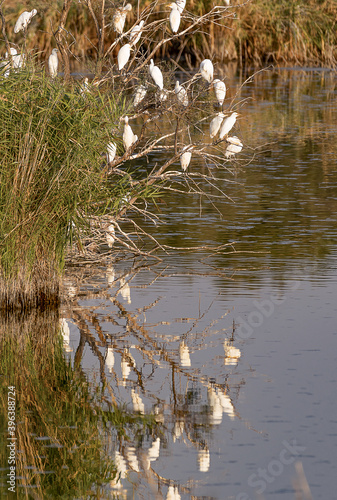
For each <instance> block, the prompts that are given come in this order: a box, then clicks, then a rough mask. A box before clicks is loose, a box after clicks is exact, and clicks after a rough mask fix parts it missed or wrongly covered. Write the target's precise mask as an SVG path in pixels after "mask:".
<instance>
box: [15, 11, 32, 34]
mask: <svg viewBox="0 0 337 500" xmlns="http://www.w3.org/2000/svg"><path fill="white" fill-rule="evenodd" d="M36 14H37V10H36V9H33V10H32V11H31V12H28V11H25V12H22V14H20V15H19V18H18V20H17V21H16V23H15V26H14V33H19V31H22V30H25V29H26V28H27V26H28V24H29V23H30V21H31V20H32V18H33V17H34V16H35V15H36Z"/></svg>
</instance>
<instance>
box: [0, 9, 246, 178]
mask: <svg viewBox="0 0 337 500" xmlns="http://www.w3.org/2000/svg"><path fill="white" fill-rule="evenodd" d="M226 3H227V2H226ZM227 4H229V2H228V3H227ZM185 5H186V0H176V2H173V3H171V4H170V5H169V7H170V8H171V12H170V15H169V23H170V27H171V31H172V33H173V34H176V33H178V31H179V27H180V21H181V14H182V12H183V10H184V8H185ZM131 10H132V5H131V4H130V3H128V4H126V5H125V6H124V7H121V8H119V9H117V10H116V12H115V14H114V16H113V18H112V25H113V28H114V30H115V31H116V33H117V34H118V35H119V36H121V35H123V31H124V26H125V21H126V16H127V13H128V12H130V11H131ZM36 14H37V10H36V9H33V10H32V11H31V12H28V11H25V12H23V13H22V14H21V15H20V16H19V18H18V20H17V22H16V24H15V27H14V33H19V32H20V31H23V32H24V34H25V35H26V30H27V28H28V25H29V23H30V21H31V20H32V18H33V17H34V16H35V15H36ZM144 23H145V21H144V20H140V21H139V23H138V24H136V25H135V26H134V27H133V28H132V29H131V30H130V32H129V35H128V43H126V44H124V45H123V46H122V47H121V48H120V50H119V52H118V54H117V66H118V70H119V71H122V69H123V68H124V67H125V66H126V65H127V63H128V61H129V59H130V55H131V51H132V50H134V47H135V45H136V44H137V43H138V42H139V40H140V39H141V36H142V30H143V28H144ZM57 54H58V49H57V48H54V49H53V50H52V52H51V54H50V56H49V58H48V68H49V74H50V76H51V78H55V77H56V76H57V73H58V55H57ZM9 58H11V59H12V66H13V68H14V69H18V68H21V67H22V66H23V65H24V62H25V56H24V54H18V53H17V50H16V49H15V48H13V47H11V48H10V55H9V54H8V52H6V55H5V59H6V61H5V62H4V63H2V66H5V72H4V76H5V77H6V76H8V75H9V72H10V64H9V62H8V59H9ZM199 72H200V74H201V77H202V78H204V79H205V80H206V82H208V83H209V84H210V86H212V87H213V89H214V92H215V96H216V99H217V102H218V105H219V106H220V107H221V109H222V107H223V104H224V100H225V97H226V90H227V89H226V84H225V83H224V82H223V81H221V80H219V79H214V78H213V75H214V67H213V63H212V61H211V60H210V59H204V60H203V61H202V62H201V64H200V68H199ZM149 73H150V76H151V78H152V80H153V82H154V84H155V85H156V86H157V87H158V89H159V90H160V93H159V99H160V100H161V101H165V100H166V99H167V97H168V94H169V92H170V91H168V90H166V89H164V78H163V74H162V72H161V69H160V68H159V67H158V66H156V65H155V64H154V61H153V59H151V60H150V65H149ZM86 91H88V79H87V78H86V79H85V80H84V82H83V85H82V87H81V92H82V93H84V92H86ZM146 93H147V87H146V86H145V85H140V86H139V87H138V88H137V90H136V92H135V96H134V101H133V104H134V106H135V107H136V106H138V105H139V104H140V103H141V101H142V100H143V99H144V98H145V96H146ZM174 93H175V95H176V97H177V100H178V102H179V103H180V104H181V105H182V106H184V107H187V106H188V105H189V98H188V93H187V90H186V89H185V88H184V87H183V86H182V85H181V84H180V82H179V81H178V80H176V83H175V88H174ZM237 116H238V113H236V112H232V113H231V114H230V115H229V116H227V117H226V114H225V113H223V112H222V111H220V112H219V113H217V114H216V116H215V117H214V118H213V119H212V121H211V122H210V129H209V133H210V137H211V139H214V140H216V136H217V135H218V134H219V139H220V140H223V139H226V141H227V142H228V145H227V147H226V151H225V157H226V158H229V157H231V156H234V155H235V154H237V153H239V152H240V151H241V150H242V148H243V144H242V142H241V141H240V139H238V137H236V136H233V137H228V134H229V132H230V131H231V130H232V128H233V127H234V125H235V122H236V119H237ZM124 122H125V124H124V131H123V144H124V148H125V151H127V150H129V149H130V148H131V147H132V146H133V145H134V144H135V143H136V142H137V140H138V137H137V135H135V134H134V133H133V131H132V128H131V126H130V125H129V119H128V117H125V119H124ZM192 149H193V146H192V145H188V146H185V147H183V148H182V150H181V154H180V163H181V167H182V169H183V171H184V172H186V170H187V168H188V166H189V164H190V161H191V158H192ZM116 151H117V147H116V145H115V143H113V142H110V143H109V144H108V145H107V161H108V163H111V162H112V161H114V159H115V156H116Z"/></svg>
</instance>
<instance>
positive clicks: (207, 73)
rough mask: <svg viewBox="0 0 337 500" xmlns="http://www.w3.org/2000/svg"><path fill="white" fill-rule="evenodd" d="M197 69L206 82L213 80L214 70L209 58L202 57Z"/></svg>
mask: <svg viewBox="0 0 337 500" xmlns="http://www.w3.org/2000/svg"><path fill="white" fill-rule="evenodd" d="M199 69H200V73H201V76H202V77H203V78H205V80H206V81H207V82H208V83H211V81H212V80H213V71H214V69H213V63H212V61H211V60H210V59H204V60H203V61H201V63H200V68H199Z"/></svg>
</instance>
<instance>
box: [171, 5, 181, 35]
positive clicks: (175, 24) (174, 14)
mask: <svg viewBox="0 0 337 500" xmlns="http://www.w3.org/2000/svg"><path fill="white" fill-rule="evenodd" d="M170 7H171V12H170V25H171V30H172V33H177V32H178V29H179V25H180V12H179V10H178V6H177V4H176V3H175V2H173V3H171V5H170Z"/></svg>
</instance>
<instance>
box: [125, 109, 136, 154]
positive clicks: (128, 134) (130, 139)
mask: <svg viewBox="0 0 337 500" xmlns="http://www.w3.org/2000/svg"><path fill="white" fill-rule="evenodd" d="M124 120H125V125H124V132H123V144H124V147H125V150H128V149H129V148H130V147H131V146H132V144H133V143H134V142H136V141H137V140H138V137H137V136H136V135H135V134H134V133H133V131H132V128H131V127H130V125H129V118H128V117H127V116H126V117H125V119H124Z"/></svg>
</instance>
